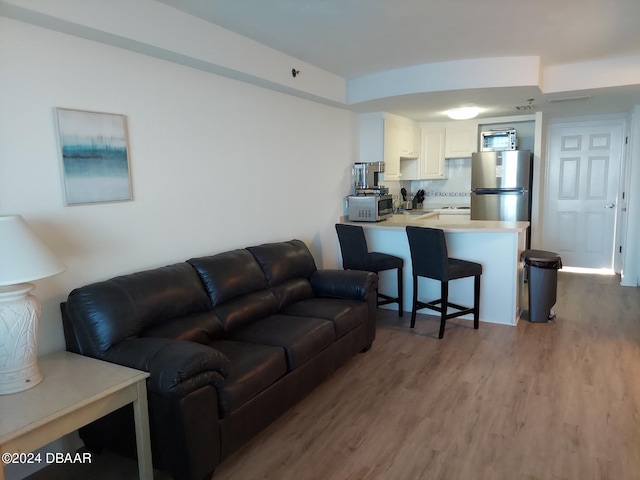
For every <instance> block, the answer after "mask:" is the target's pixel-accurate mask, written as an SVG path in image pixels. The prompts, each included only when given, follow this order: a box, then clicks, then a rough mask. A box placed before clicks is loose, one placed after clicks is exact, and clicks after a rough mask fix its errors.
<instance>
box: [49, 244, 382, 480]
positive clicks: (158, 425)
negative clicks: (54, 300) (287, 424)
mask: <svg viewBox="0 0 640 480" xmlns="http://www.w3.org/2000/svg"><path fill="white" fill-rule="evenodd" d="M376 287H377V276H376V275H375V274H372V273H368V272H361V271H343V270H317V268H316V265H315V262H314V260H313V257H312V255H311V253H310V252H309V250H308V249H307V247H306V246H305V244H304V243H303V242H301V241H299V240H292V241H289V242H281V243H271V244H264V245H259V246H255V247H249V248H246V249H238V250H233V251H229V252H224V253H220V254H217V255H213V256H210V257H201V258H193V259H191V260H188V261H187V262H184V263H178V264H175V265H171V266H167V267H162V268H157V269H154V270H148V271H143V272H138V273H133V274H130V275H125V276H120V277H116V278H112V279H110V280H106V281H103V282H99V283H94V284H92V285H88V286H85V287H82V288H78V289H75V290H74V291H72V292H71V294H70V295H69V297H68V299H67V301H66V302H65V303H63V304H62V305H61V308H62V314H63V324H64V332H65V338H66V342H67V349H68V350H70V351H72V352H76V353H80V354H83V355H88V356H91V357H95V358H98V359H101V360H105V361H108V362H113V363H118V364H121V365H126V366H129V367H133V368H136V369H140V370H145V371H148V372H150V374H151V376H150V378H149V379H148V381H147V392H148V403H149V422H150V427H151V446H152V455H153V463H154V466H155V467H156V468H158V469H160V470H163V471H166V472H168V473H169V474H171V475H172V476H173V478H174V479H175V480H182V479H188V480H195V479H197V480H199V479H203V478H209V477H210V476H211V475H212V473H213V471H214V470H215V468H216V466H217V465H218V464H219V463H220V462H222V461H223V460H224V459H225V458H227V457H228V456H229V455H230V454H231V453H233V452H234V451H235V450H237V449H238V448H239V447H240V446H241V445H243V444H244V443H246V442H247V441H248V440H249V439H250V438H251V437H252V436H254V435H255V434H256V433H257V432H259V431H260V430H261V429H263V428H264V427H265V426H267V425H268V424H269V423H270V422H272V421H273V420H274V419H275V418H277V417H278V416H279V415H281V414H282V413H283V412H285V411H286V410H287V409H288V408H290V407H291V406H292V405H293V404H295V403H296V402H297V401H299V400H300V399H302V398H303V397H304V396H305V395H307V394H308V393H309V392H310V391H311V390H313V388H314V387H316V386H317V385H318V384H320V383H321V382H322V381H324V380H325V379H326V378H327V377H329V375H330V374H331V373H332V372H334V371H335V370H336V369H337V368H338V367H340V366H341V365H342V364H344V363H345V362H346V361H347V360H348V359H349V358H351V357H352V356H353V355H355V354H356V353H358V352H362V351H366V350H368V349H369V348H370V347H371V344H372V342H373V340H374V338H375V314H376V313H375V312H376V293H375V292H376ZM132 415H133V413H132V410H131V408H130V406H129V407H125V408H123V409H121V410H118V411H117V412H115V413H113V414H111V415H108V416H107V417H104V418H103V419H101V420H99V421H97V422H94V423H93V424H91V425H89V426H87V427H85V428H83V429H81V431H80V436H81V438H82V439H83V441H84V442H85V444H86V445H87V447H88V448H90V449H94V450H99V449H101V448H108V449H112V450H115V451H119V452H121V453H125V454H130V455H135V437H134V431H133V422H132Z"/></svg>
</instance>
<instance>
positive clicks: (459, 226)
mask: <svg viewBox="0 0 640 480" xmlns="http://www.w3.org/2000/svg"><path fill="white" fill-rule="evenodd" d="M412 211H413V210H410V211H409V212H412ZM454 211H456V212H464V211H465V210H454ZM409 212H406V213H397V214H394V215H393V216H392V217H391V218H388V219H387V220H383V221H382V222H376V223H373V222H371V223H369V222H348V221H344V220H343V222H344V223H352V224H354V225H360V226H362V227H363V228H365V229H370V228H375V229H380V228H382V229H384V228H402V229H404V228H405V227H406V226H407V225H413V226H417V227H429V228H441V229H442V230H444V231H445V233H446V232H462V231H469V230H473V231H481V232H484V233H499V232H524V231H526V229H527V227H528V226H529V222H499V221H493V220H463V219H460V220H456V221H455V223H454V222H451V221H446V222H444V221H441V220H440V218H439V215H440V213H439V212H437V211H434V212H429V213H423V214H422V215H419V214H413V213H409ZM466 212H467V213H466V214H467V215H468V214H469V213H468V212H469V211H468V210H466ZM447 215H449V213H447Z"/></svg>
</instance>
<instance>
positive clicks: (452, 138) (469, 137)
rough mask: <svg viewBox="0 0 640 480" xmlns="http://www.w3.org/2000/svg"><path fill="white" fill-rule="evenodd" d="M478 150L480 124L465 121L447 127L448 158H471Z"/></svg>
mask: <svg viewBox="0 0 640 480" xmlns="http://www.w3.org/2000/svg"><path fill="white" fill-rule="evenodd" d="M477 151H478V124H477V123H463V124H459V123H456V124H453V125H447V126H446V127H445V151H444V156H445V157H446V158H469V157H471V154H472V153H474V152H477Z"/></svg>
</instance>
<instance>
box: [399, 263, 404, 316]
mask: <svg viewBox="0 0 640 480" xmlns="http://www.w3.org/2000/svg"><path fill="white" fill-rule="evenodd" d="M403 298H404V294H403V290H402V267H400V268H398V316H399V317H402V314H403V312H404V304H403V303H404V302H403Z"/></svg>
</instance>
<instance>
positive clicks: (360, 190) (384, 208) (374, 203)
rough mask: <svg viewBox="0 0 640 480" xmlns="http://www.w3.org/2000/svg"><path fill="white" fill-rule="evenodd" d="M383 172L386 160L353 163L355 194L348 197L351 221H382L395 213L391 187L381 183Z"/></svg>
mask: <svg viewBox="0 0 640 480" xmlns="http://www.w3.org/2000/svg"><path fill="white" fill-rule="evenodd" d="M381 173H384V162H375V163H364V162H360V163H355V164H354V165H353V170H352V175H353V188H354V192H355V194H354V195H349V196H348V197H347V201H348V204H349V206H348V211H349V215H348V218H349V221H351V222H380V221H382V220H386V219H387V218H389V217H391V216H392V215H393V198H392V197H391V195H389V189H388V188H387V187H385V186H384V185H381V184H380V183H379V182H380V180H381V178H380V174H381Z"/></svg>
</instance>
